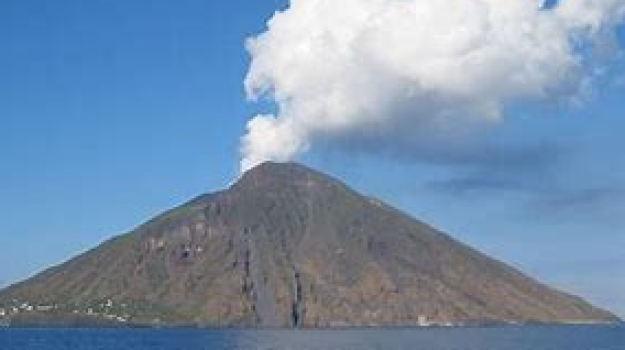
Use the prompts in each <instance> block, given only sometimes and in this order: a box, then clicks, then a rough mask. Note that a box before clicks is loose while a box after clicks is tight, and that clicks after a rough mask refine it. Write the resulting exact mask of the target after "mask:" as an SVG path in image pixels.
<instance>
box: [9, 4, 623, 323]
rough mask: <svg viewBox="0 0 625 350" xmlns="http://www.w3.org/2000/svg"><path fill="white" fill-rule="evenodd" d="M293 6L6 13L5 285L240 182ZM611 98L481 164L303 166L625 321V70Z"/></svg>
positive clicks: (514, 118) (76, 7) (43, 8)
mask: <svg viewBox="0 0 625 350" xmlns="http://www.w3.org/2000/svg"><path fill="white" fill-rule="evenodd" d="M284 6H285V1H279V0H258V1H243V0H231V1H219V2H218V1H200V0H183V1H148V0H136V1H121V0H113V1H111V0H109V1H104V0H93V1H82V0H66V1H63V2H50V1H43V0H5V1H2V2H1V3H0V43H1V44H2V48H1V51H0V121H1V122H2V123H1V125H0V162H1V163H0V164H1V165H0V166H1V171H0V213H2V219H3V220H2V226H1V227H0V246H1V247H2V248H3V249H2V250H3V252H2V254H0V266H2V268H1V269H0V281H1V283H2V284H4V285H6V284H8V283H11V282H15V281H17V280H19V279H22V278H25V277H27V276H29V275H32V274H33V273H35V272H37V271H39V270H41V269H42V268H44V267H47V266H50V265H52V264H55V263H58V262H61V261H64V260H65V259H68V258H69V257H71V256H73V255H75V254H77V253H79V252H82V251H84V250H85V249H88V248H90V247H93V246H94V245H96V244H97V243H99V242H101V241H103V240H105V239H107V238H109V237H111V236H113V235H115V234H119V233H122V232H126V231H128V230H130V229H132V228H133V227H134V226H136V225H137V224H139V223H141V222H142V221H143V220H146V219H148V218H150V217H151V216H153V215H155V214H157V213H159V212H161V211H163V210H165V209H167V208H170V207H172V206H175V205H177V204H180V203H182V202H184V201H186V200H187V199H189V198H191V197H194V196H196V195H198V194H201V193H204V192H207V191H212V190H216V189H220V188H223V187H225V186H227V185H228V184H229V182H230V181H231V180H232V179H233V177H234V176H236V174H237V172H238V167H239V155H238V147H239V138H240V137H241V135H242V134H243V132H244V128H245V123H246V121H247V120H248V119H249V118H250V117H251V116H252V115H254V113H255V112H257V110H258V109H259V106H258V105H254V104H251V103H247V102H246V100H245V94H244V91H243V86H242V81H243V78H244V76H245V74H246V71H247V68H248V63H249V58H248V55H247V53H246V52H245V49H244V46H243V42H244V40H245V38H246V37H248V36H249V35H252V34H255V33H259V32H261V31H262V30H263V29H264V26H265V21H266V20H267V19H268V18H269V17H270V16H271V15H272V14H273V12H274V11H275V10H276V9H278V8H280V7H284ZM619 35H620V39H619V40H620V42H621V43H624V42H625V31H624V30H621V31H620V34H619ZM594 89H595V91H594V97H593V98H592V99H591V100H590V101H588V102H586V103H585V104H584V105H582V106H562V105H560V104H557V103H551V104H550V103H546V104H542V105H532V106H527V105H522V106H511V107H510V108H509V110H508V112H507V114H508V116H509V117H508V118H507V121H506V122H505V123H502V124H501V125H500V126H498V127H496V128H494V129H492V130H490V131H489V132H488V133H487V134H486V135H484V139H483V140H482V142H484V144H486V145H487V150H488V151H486V152H484V153H482V154H480V155H479V156H476V157H473V158H471V157H469V158H471V160H470V161H462V162H430V163H424V162H422V161H416V160H412V159H409V158H405V157H402V158H398V157H392V156H388V155H387V156H385V155H380V154H376V155H370V154H366V153H358V152H357V153H346V152H345V151H344V150H336V149H327V148H323V147H321V148H317V149H314V150H313V151H312V152H310V153H308V154H306V155H304V156H303V157H301V158H300V160H302V161H303V162H305V163H306V164H309V165H311V166H313V167H316V168H318V169H321V170H323V171H326V172H328V173H331V174H333V175H336V176H338V177H340V178H342V179H344V180H345V181H346V182H347V183H348V184H350V185H352V186H353V187H355V188H356V189H358V190H360V191H363V192H365V193H368V194H371V195H374V196H377V197H380V198H382V199H384V200H386V201H387V202H389V203H391V204H393V205H396V206H398V207H400V208H403V209H405V210H407V211H408V212H410V213H411V214H413V215H415V216H416V217H418V218H420V219H423V220H425V221H427V222H429V223H431V224H433V225H435V226H437V227H439V228H442V229H444V230H446V231H448V232H450V233H451V234H452V235H454V236H455V237H457V238H458V239H460V240H462V241H464V242H467V243H469V244H471V245H473V246H475V247H477V248H479V249H481V250H482V251H484V252H486V253H488V254H490V255H493V256H495V257H497V258H500V259H502V260H505V261H507V262H510V263H512V264H513V265H514V266H516V267H519V268H521V269H522V270H524V271H526V272H528V273H530V274H532V275H534V276H537V277H539V278H540V279H541V280H543V281H545V282H548V283H550V284H553V285H555V286H558V287H561V288H564V289H566V290H568V291H571V292H573V293H577V294H580V295H582V296H584V297H586V298H588V299H589V300H591V301H593V302H595V303H598V304H599V305H602V306H605V307H608V308H611V309H612V310H614V311H617V312H618V313H619V314H620V315H622V316H625V278H623V276H625V157H624V156H623V149H625V141H624V139H623V137H622V131H623V130H625V116H624V115H623V114H624V113H625V100H624V99H623V96H625V63H624V62H617V63H616V64H615V66H614V67H613V69H612V70H611V71H610V73H609V76H608V78H606V79H603V80H601V81H600V82H598V83H597V85H596V86H595V87H594Z"/></svg>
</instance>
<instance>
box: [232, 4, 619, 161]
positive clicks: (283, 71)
mask: <svg viewBox="0 0 625 350" xmlns="http://www.w3.org/2000/svg"><path fill="white" fill-rule="evenodd" d="M544 4H545V2H544V1H538V0H291V1H290V6H289V7H288V9H286V10H285V11H284V12H279V13H276V14H275V15H274V17H273V18H272V19H271V20H270V21H269V23H268V30H267V31H266V32H264V33H262V34H260V35H259V36H257V37H255V38H251V39H249V41H248V43H247V48H248V50H249V52H250V54H251V56H252V62H251V66H250V68H249V72H248V75H247V77H246V80H245V87H246V91H247V94H248V97H249V98H250V99H251V100H257V99H260V98H269V99H271V100H273V101H274V102H275V104H276V107H277V113H276V114H275V115H271V114H268V115H258V116H256V117H255V118H253V119H252V120H251V121H250V122H249V123H248V125H247V133H246V135H244V136H243V138H242V144H241V152H242V162H241V169H242V171H245V170H247V169H249V168H251V167H253V166H254V165H256V164H258V163H260V162H263V161H267V160H274V161H286V160H289V159H291V158H292V157H294V156H296V155H297V154H299V153H301V152H304V151H306V150H307V149H308V148H309V147H310V146H311V144H312V143H314V141H315V140H340V139H350V140H375V141H376V142H379V145H380V147H391V148H395V149H400V150H401V149H402V148H406V149H408V148H411V147H419V144H422V143H423V142H430V140H429V139H428V138H429V137H431V135H439V138H438V139H437V140H439V141H440V140H441V139H442V140H444V138H446V137H449V138H452V137H454V135H455V134H454V133H455V132H457V131H458V130H459V129H463V128H465V127H467V126H472V127H473V126H478V127H479V126H480V125H483V124H486V125H488V124H493V123H496V122H497V121H499V120H501V119H502V117H503V111H504V108H505V106H506V105H507V104H509V103H519V102H520V103H524V102H531V101H540V100H544V99H548V98H558V97H566V96H574V95H575V94H577V93H578V91H579V88H580V86H581V85H583V83H584V82H585V81H587V80H588V79H590V78H591V76H592V72H593V70H594V69H593V68H594V67H593V66H594V65H595V63H594V62H595V60H594V58H593V55H592V51H593V47H594V46H595V45H596V44H597V43H599V42H603V41H604V40H605V39H606V38H609V37H610V35H613V34H614V30H615V28H616V26H617V25H618V24H620V23H621V22H622V21H623V18H624V14H625V0H561V1H560V2H559V3H557V4H556V5H552V6H549V7H548V8H547V7H546V6H545V5H544ZM441 135H442V136H444V137H440V136H441Z"/></svg>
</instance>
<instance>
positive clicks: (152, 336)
mask: <svg viewBox="0 0 625 350" xmlns="http://www.w3.org/2000/svg"><path fill="white" fill-rule="evenodd" d="M0 349H1V350H5V349H6V350H14V349H15V350H110V349H132V350H148V349H149V350H195V349H197V350H200V349H201V350H222V349H234V350H270V349H271V350H282V349H285V350H286V349H289V350H328V349H333V350H352V349H353V350H374V349H375V350H391V349H406V350H408V349H411V350H625V327H623V326H531V327H502V328H497V327H490V328H453V329H448V328H445V329H443V328H440V329H439V328H424V329H353V330H258V331H253V330H244V331H237V330H185V329H176V330H154V329H120V330H113V329H9V328H7V329H0Z"/></svg>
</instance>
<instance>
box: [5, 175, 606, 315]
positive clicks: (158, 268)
mask: <svg viewBox="0 0 625 350" xmlns="http://www.w3.org/2000/svg"><path fill="white" fill-rule="evenodd" d="M25 305H26V306H25ZM0 307H1V308H4V309H5V310H13V311H12V312H13V313H12V314H11V315H10V316H9V318H10V319H11V321H12V322H13V323H19V322H23V323H28V322H31V323H33V322H35V323H37V322H38V323H39V324H54V323H65V324H78V323H81V322H87V321H88V320H91V321H102V322H105V321H106V322H111V323H116V322H119V323H132V324H140V325H194V326H201V327H300V326H301V327H338V326H410V325H415V324H418V323H419V322H421V323H433V324H448V323H451V324H474V323H485V322H486V323H499V322H547V323H564V322H566V323H568V322H612V321H617V320H618V319H617V318H616V317H615V316H614V315H612V314H610V313H609V312H607V311H604V310H601V309H598V308H595V307H593V306H592V305H590V304H588V303H587V302H585V301H584V300H582V299H580V298H577V297H575V296H571V295H568V294H565V293H562V292H559V291H557V290H555V289H552V288H550V287H548V286H545V285H543V284H541V283H539V282H537V281H535V280H534V279H531V278H529V277H527V276H525V275H524V274H522V273H521V272H519V271H517V270H515V269H514V268H512V267H510V266H507V265H505V264H503V263H501V262H499V261H496V260H493V259H490V258H488V257H486V256H484V255H483V254H481V253H479V252H477V251H476V250H474V249H472V248H470V247H468V246H466V245H464V244H462V243H459V242H457V241H455V240H454V239H452V238H451V237H449V236H448V235H446V234H444V233H441V232H439V231H437V230H435V229H434V228H432V227H430V226H428V225H426V224H424V223H422V222H419V221H417V220H415V219H414V218H412V217H410V216H408V215H406V214H404V213H402V212H401V211H398V210H396V209H394V208H392V207H390V206H387V205H386V204H383V203H381V202H380V201H377V200H374V199H371V198H369V197H365V196H362V195H360V194H358V193H356V192H355V191H353V190H351V189H349V188H348V187H346V186H345V185H344V184H342V183H341V182H339V181H337V180H335V179H333V178H331V177H329V176H326V175H324V174H321V173H319V172H316V171H314V170H311V169H309V168H306V167H304V166H302V165H298V164H293V163H288V164H276V163H265V164H262V165H259V166H258V167H256V168H254V169H252V170H250V171H249V172H247V173H246V174H245V175H244V176H243V177H242V178H241V179H240V180H239V181H238V182H237V183H236V184H234V185H233V186H232V187H231V188H229V189H227V190H224V191H221V192H216V193H213V194H207V195H204V196H201V197H198V198H196V199H194V200H192V201H190V202H189V203H187V204H185V205H182V206H180V207H178V208H176V209H173V210H171V211H168V212H166V213H164V214H162V215H160V216H158V217H156V218H155V219H153V220H151V221H149V222H147V223H145V224H143V225H142V226H140V227H138V228H137V229H135V230H134V231H132V232H130V233H128V234H125V235H122V236H119V237H116V238H114V239H112V240H110V241H108V242H105V243H104V244H102V245H100V246H99V247H97V248H96V249H94V250H91V251H89V252H86V253H85V254H82V255H80V256H78V257H76V258H74V259H72V260H70V261H68V262H66V263H64V264H62V265H59V266H57V267H53V268H51V269H49V270H47V271H45V272H43V273H41V274H39V275H37V276H35V277H33V278H31V279H29V280H26V281H24V282H22V283H18V284H16V285H13V286H10V287H8V288H6V289H5V290H3V291H1V292H0ZM13 308H15V310H14V309H13ZM85 320H87V321H85Z"/></svg>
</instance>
